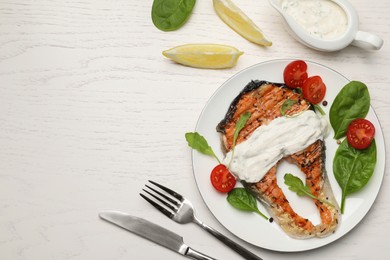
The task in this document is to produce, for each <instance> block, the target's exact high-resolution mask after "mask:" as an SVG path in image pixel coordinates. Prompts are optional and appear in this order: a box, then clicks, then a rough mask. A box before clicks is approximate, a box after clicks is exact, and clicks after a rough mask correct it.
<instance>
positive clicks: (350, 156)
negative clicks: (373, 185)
mask: <svg viewBox="0 0 390 260" xmlns="http://www.w3.org/2000/svg"><path fill="white" fill-rule="evenodd" d="M375 164H376V144H375V139H374V140H373V142H372V143H371V145H370V146H369V147H368V148H366V149H364V150H357V149H355V148H353V147H352V146H351V145H349V143H348V141H347V139H344V141H343V142H342V143H341V144H340V146H339V147H338V148H337V151H336V154H335V157H334V159H333V173H334V176H335V178H336V180H337V182H338V184H339V185H340V187H341V190H342V195H341V213H344V207H345V198H346V196H347V195H349V194H351V193H354V192H357V191H359V190H360V189H362V188H363V187H364V186H365V185H366V184H367V182H368V181H369V180H370V178H371V176H372V175H373V173H374V169H375Z"/></svg>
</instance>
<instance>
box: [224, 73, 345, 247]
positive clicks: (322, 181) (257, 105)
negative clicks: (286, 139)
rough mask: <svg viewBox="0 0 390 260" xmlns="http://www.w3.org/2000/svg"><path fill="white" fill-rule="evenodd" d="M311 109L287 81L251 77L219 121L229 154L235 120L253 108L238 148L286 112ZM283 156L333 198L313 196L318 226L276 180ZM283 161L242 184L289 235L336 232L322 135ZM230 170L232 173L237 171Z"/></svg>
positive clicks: (336, 210) (320, 191)
mask: <svg viewBox="0 0 390 260" xmlns="http://www.w3.org/2000/svg"><path fill="white" fill-rule="evenodd" d="M288 99H289V100H294V102H293V103H292V104H291V105H290V106H289V108H288V110H286V111H285V112H284V111H283V109H281V108H282V106H283V104H284V103H285V102H286V100H288ZM312 109H313V108H312V105H311V104H310V103H309V102H308V101H306V100H305V99H304V98H303V96H302V95H301V94H300V93H299V92H297V91H295V90H293V89H290V88H288V87H287V86H285V85H284V84H279V83H270V82H266V81H251V82H250V83H248V84H247V86H246V87H245V88H244V89H243V90H242V91H241V92H240V93H239V95H238V96H237V97H236V98H235V99H234V100H233V101H232V103H231V105H230V107H229V109H228V111H227V113H226V115H225V118H224V119H223V120H222V121H221V122H220V123H219V124H218V126H217V131H218V132H220V133H221V137H222V143H223V147H224V148H225V150H226V152H229V151H231V150H232V146H233V136H234V131H235V128H236V123H237V121H238V119H239V118H240V116H241V115H242V114H243V113H246V112H250V113H251V116H250V118H249V120H248V121H247V122H246V124H245V126H244V128H243V129H242V130H241V131H240V133H239V135H238V138H237V141H236V145H237V147H238V146H240V144H241V143H244V142H245V141H246V140H247V139H248V138H249V137H250V136H251V135H252V133H253V132H254V131H255V130H256V129H258V128H259V127H262V126H267V125H269V124H270V123H271V122H272V121H273V120H275V119H277V118H281V117H283V116H286V115H287V116H291V117H294V115H295V116H297V115H299V114H301V113H303V111H310V110H312ZM281 160H287V161H288V162H290V163H293V164H296V165H297V167H298V168H299V169H300V170H301V171H302V172H303V173H304V174H305V175H306V184H307V186H308V187H309V188H310V190H311V193H312V194H313V195H314V196H316V197H317V198H319V199H321V200H322V201H328V202H329V204H330V205H329V204H328V203H323V202H321V201H320V200H317V199H313V202H314V203H315V205H316V207H317V209H318V211H319V215H320V219H321V223H320V224H318V225H314V224H313V223H312V222H311V221H310V220H309V219H307V218H305V217H302V216H300V215H299V214H297V213H296V212H295V211H294V209H293V208H292V207H291V205H290V203H289V201H288V200H287V198H286V196H285V194H284V193H283V191H282V189H281V187H280V186H279V185H278V183H277V179H276V177H277V175H276V172H277V167H278V163H279V162H280V161H281ZM281 160H279V161H277V162H276V163H275V165H273V166H272V167H271V168H270V169H267V170H268V171H267V172H266V173H265V175H264V177H262V178H261V179H260V180H258V181H255V182H248V180H243V179H240V181H241V183H242V184H243V185H244V187H245V188H246V189H248V190H249V191H251V193H252V194H254V195H255V196H256V197H257V199H258V200H260V201H261V202H262V203H263V204H264V206H265V207H266V208H267V210H268V212H269V214H270V215H271V216H272V217H273V219H274V220H275V221H276V222H277V223H278V224H279V225H280V227H281V228H282V229H283V230H284V231H285V232H286V233H287V234H288V235H289V236H291V237H294V238H299V239H305V238H310V237H325V236H327V235H329V234H332V233H334V231H335V230H336V228H337V225H338V223H339V221H340V217H341V216H340V211H339V208H338V204H337V202H336V200H335V198H334V195H333V192H332V189H331V187H330V184H329V180H328V178H327V174H326V170H325V144H324V141H323V139H321V138H320V139H318V140H316V141H314V142H313V143H310V144H308V145H307V146H306V147H305V148H304V149H302V150H300V151H298V152H295V153H293V154H289V155H286V156H284V157H283V158H282V159H281ZM232 173H233V174H234V171H233V172H232Z"/></svg>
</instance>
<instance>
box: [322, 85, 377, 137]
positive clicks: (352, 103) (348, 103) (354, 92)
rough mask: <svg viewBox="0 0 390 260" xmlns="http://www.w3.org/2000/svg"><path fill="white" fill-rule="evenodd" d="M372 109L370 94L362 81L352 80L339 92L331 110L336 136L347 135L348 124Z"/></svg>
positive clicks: (330, 115)
mask: <svg viewBox="0 0 390 260" xmlns="http://www.w3.org/2000/svg"><path fill="white" fill-rule="evenodd" d="M369 109H370V94H369V92H368V88H367V86H366V85H365V84H364V83H362V82H360V81H351V82H349V83H348V84H347V85H345V86H344V87H343V88H342V89H341V91H340V92H339V93H338V94H337V96H336V98H335V99H334V101H333V104H332V106H331V107H330V111H329V121H330V124H331V125H332V128H333V130H334V132H335V135H334V138H335V139H339V138H341V137H343V136H345V133H346V132H347V128H348V125H349V124H350V123H351V122H352V121H353V120H354V119H356V118H364V117H365V116H366V115H367V113H368V110H369Z"/></svg>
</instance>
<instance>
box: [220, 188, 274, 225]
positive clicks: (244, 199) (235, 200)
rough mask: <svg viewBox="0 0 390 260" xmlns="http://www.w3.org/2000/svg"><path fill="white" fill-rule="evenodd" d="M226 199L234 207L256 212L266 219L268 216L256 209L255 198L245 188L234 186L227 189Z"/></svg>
mask: <svg viewBox="0 0 390 260" xmlns="http://www.w3.org/2000/svg"><path fill="white" fill-rule="evenodd" d="M227 201H228V202H229V204H230V205H232V206H233V207H234V208H236V209H239V210H243V211H248V212H256V213H257V214H259V215H260V216H262V217H263V218H265V219H266V220H268V217H267V216H265V215H264V214H263V213H262V212H261V211H260V210H259V209H258V207H257V201H256V198H255V197H254V196H253V195H252V194H251V193H250V192H249V191H247V190H246V189H245V188H234V189H232V190H231V191H229V193H228V196H227Z"/></svg>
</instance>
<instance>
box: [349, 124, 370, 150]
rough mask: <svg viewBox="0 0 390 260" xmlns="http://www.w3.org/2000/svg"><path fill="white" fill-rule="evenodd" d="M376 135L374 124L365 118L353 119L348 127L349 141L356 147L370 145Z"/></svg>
mask: <svg viewBox="0 0 390 260" xmlns="http://www.w3.org/2000/svg"><path fill="white" fill-rule="evenodd" d="M374 135H375V127H374V125H373V124H372V123H371V122H370V121H368V120H366V119H363V118H358V119H355V120H353V121H352V122H351V123H350V124H349V126H348V128H347V140H348V143H349V144H350V145H351V146H352V147H353V148H356V149H359V150H361V149H365V148H367V147H369V146H370V144H371V143H372V140H373V139H374Z"/></svg>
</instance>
